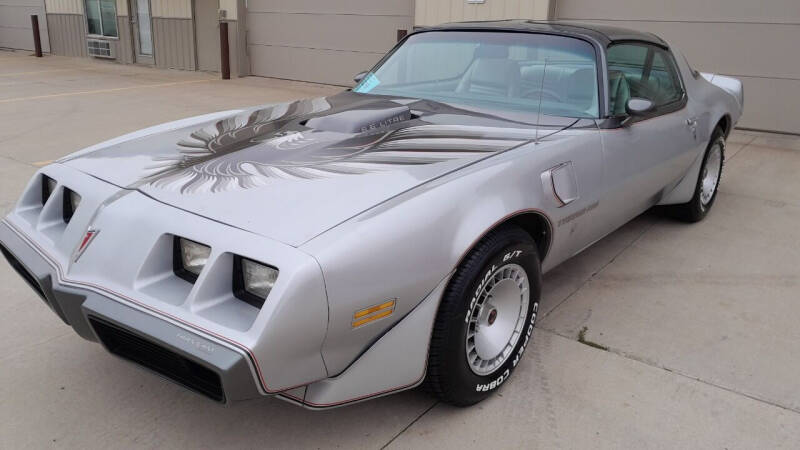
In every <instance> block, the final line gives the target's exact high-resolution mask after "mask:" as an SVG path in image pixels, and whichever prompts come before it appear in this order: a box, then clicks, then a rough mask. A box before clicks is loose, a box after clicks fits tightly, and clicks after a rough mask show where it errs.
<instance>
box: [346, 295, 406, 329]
mask: <svg viewBox="0 0 800 450" xmlns="http://www.w3.org/2000/svg"><path fill="white" fill-rule="evenodd" d="M395 303H396V300H389V301H386V302H383V303H381V304H380V305H374V306H370V307H369V308H364V309H362V310H359V311H356V313H355V314H353V328H358V327H360V326H362V325H366V324H368V323H371V322H374V321H376V320H378V319H382V318H384V317H386V316H390V315H391V314H392V313H393V312H394V305H395Z"/></svg>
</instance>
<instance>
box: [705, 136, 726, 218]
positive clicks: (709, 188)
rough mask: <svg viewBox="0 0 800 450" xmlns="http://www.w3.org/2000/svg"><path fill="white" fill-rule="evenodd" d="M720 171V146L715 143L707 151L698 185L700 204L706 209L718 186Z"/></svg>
mask: <svg viewBox="0 0 800 450" xmlns="http://www.w3.org/2000/svg"><path fill="white" fill-rule="evenodd" d="M721 170H722V144H721V143H720V142H716V143H715V144H714V145H713V146H712V147H711V148H710V149H708V158H707V159H706V164H705V166H704V167H703V173H702V181H701V183H702V184H701V185H700V204H701V205H702V206H703V208H705V207H706V205H708V204H709V203H710V202H711V199H713V198H714V193H715V192H716V191H717V185H718V184H719V176H720V172H721Z"/></svg>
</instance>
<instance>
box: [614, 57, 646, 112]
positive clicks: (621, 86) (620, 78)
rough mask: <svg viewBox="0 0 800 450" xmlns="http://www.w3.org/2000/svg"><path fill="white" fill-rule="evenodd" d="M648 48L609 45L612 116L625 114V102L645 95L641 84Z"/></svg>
mask: <svg viewBox="0 0 800 450" xmlns="http://www.w3.org/2000/svg"><path fill="white" fill-rule="evenodd" d="M647 54H648V48H647V47H645V46H642V45H632V44H619V45H615V46H613V47H609V49H608V52H607V55H606V59H607V60H608V99H609V105H608V106H609V111H611V115H612V116H621V115H623V114H625V104H626V103H627V102H628V99H629V98H631V97H643V95H641V92H640V91H641V90H640V89H638V86H639V85H640V84H641V81H642V75H643V74H644V67H645V64H646V62H647Z"/></svg>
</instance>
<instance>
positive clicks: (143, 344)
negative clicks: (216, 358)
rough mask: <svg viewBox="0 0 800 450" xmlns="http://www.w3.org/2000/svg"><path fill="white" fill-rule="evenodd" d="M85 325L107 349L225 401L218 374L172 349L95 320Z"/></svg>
mask: <svg viewBox="0 0 800 450" xmlns="http://www.w3.org/2000/svg"><path fill="white" fill-rule="evenodd" d="M89 323H91V325H92V328H94V331H95V332H96V333H97V337H99V338H100V341H102V342H103V344H104V345H105V346H106V347H107V348H108V350H109V351H110V352H111V353H113V354H115V355H117V356H121V357H123V358H125V359H127V360H129V361H133V362H135V363H137V364H140V365H142V366H144V367H147V368H148V369H150V370H152V371H154V372H156V373H159V374H161V375H163V376H165V377H167V378H169V379H170V380H172V381H174V382H176V383H178V384H180V385H182V386H185V387H187V388H189V389H191V390H193V391H195V392H198V393H200V394H203V395H205V396H207V397H209V398H211V399H213V400H216V401H218V402H223V401H225V395H224V393H223V392H222V382H221V381H220V378H219V375H218V374H217V373H216V372H214V371H213V370H211V369H208V368H206V367H203V366H201V365H200V364H197V363H196V362H194V361H192V360H190V359H188V358H185V357H183V356H181V355H179V354H178V353H176V352H173V351H172V350H168V349H166V348H165V347H163V346H161V345H159V344H156V343H154V342H151V341H149V340H147V339H144V338H141V337H139V336H137V335H135V334H133V333H131V332H129V331H127V330H123V329H122V328H119V327H117V326H116V325H112V324H110V323H108V322H106V321H104V320H101V319H98V318H96V317H90V318H89Z"/></svg>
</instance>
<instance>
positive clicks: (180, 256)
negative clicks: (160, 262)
mask: <svg viewBox="0 0 800 450" xmlns="http://www.w3.org/2000/svg"><path fill="white" fill-rule="evenodd" d="M182 241H183V242H187V243H189V244H194V245H197V246H198V247H201V248H203V249H206V251H207V252H208V253H207V254H206V256H205V262H204V263H203V264H202V265H201V266H199V267H200V269H199V270H198V271H197V272H194V271H192V270H190V269H189V268H187V267H186V261H185V260H184V252H183V248H184V246H183V244H182ZM210 256H211V246H209V245H206V244H203V243H202V242H197V241H194V240H192V239H188V238H185V237H182V236H173V239H172V271H173V272H174V273H175V275H176V276H178V277H179V278H182V279H184V280H186V281H188V282H189V283H192V284H194V283H196V282H197V279H198V278H199V277H200V274H201V273H202V272H203V269H205V267H206V265H208V258H209V257H210Z"/></svg>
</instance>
